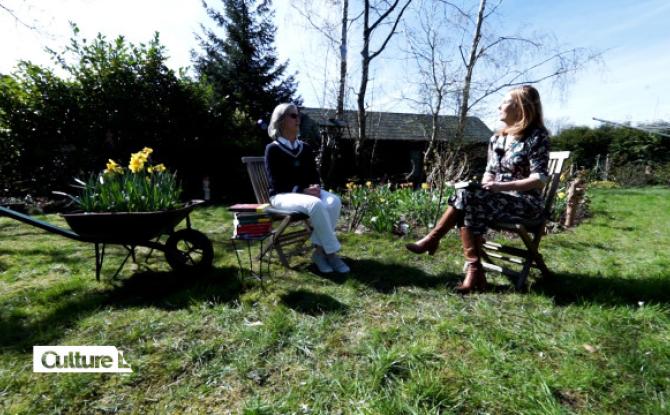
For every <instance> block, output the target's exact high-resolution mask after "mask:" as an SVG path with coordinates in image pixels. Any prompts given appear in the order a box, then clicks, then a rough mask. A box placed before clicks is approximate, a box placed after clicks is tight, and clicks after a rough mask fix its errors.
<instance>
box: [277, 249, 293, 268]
mask: <svg viewBox="0 0 670 415" xmlns="http://www.w3.org/2000/svg"><path fill="white" fill-rule="evenodd" d="M274 248H275V251H277V257H279V262H281V264H282V265H283V266H285V267H286V268H291V267H290V265H289V263H288V258H286V255H285V254H284V250H283V249H282V247H281V245H275V246H274Z"/></svg>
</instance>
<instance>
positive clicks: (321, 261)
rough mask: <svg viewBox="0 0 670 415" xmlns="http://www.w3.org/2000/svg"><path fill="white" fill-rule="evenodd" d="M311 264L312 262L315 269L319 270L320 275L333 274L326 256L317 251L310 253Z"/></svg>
mask: <svg viewBox="0 0 670 415" xmlns="http://www.w3.org/2000/svg"><path fill="white" fill-rule="evenodd" d="M312 262H314V264H315V265H316V267H317V268H318V269H319V272H320V273H322V274H330V273H331V272H333V267H331V266H330V264H329V263H328V260H327V259H326V256H325V255H324V254H322V253H321V252H319V251H318V250H315V251H314V252H313V253H312Z"/></svg>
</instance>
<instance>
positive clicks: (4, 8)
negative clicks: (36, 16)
mask: <svg viewBox="0 0 670 415" xmlns="http://www.w3.org/2000/svg"><path fill="white" fill-rule="evenodd" d="M0 9H2V10H4V11H5V12H7V14H9V15H10V16H12V17H13V18H14V20H15V21H16V22H17V23H19V24H20V25H21V26H23V27H25V28H27V29H30V30H37V27H36V26H33V25H30V24H28V23H26V22H24V21H23V20H21V18H20V17H19V16H18V15H17V14H16V13H15V12H14V10H12V9H10V8H8V7H7V6H4V5H3V4H2V3H0Z"/></svg>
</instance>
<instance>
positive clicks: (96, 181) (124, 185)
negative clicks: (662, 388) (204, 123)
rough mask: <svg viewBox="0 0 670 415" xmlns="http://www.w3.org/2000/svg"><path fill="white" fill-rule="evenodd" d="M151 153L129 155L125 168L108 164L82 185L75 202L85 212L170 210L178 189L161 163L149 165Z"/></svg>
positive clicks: (110, 161) (78, 181)
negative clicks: (79, 194) (80, 192)
mask: <svg viewBox="0 0 670 415" xmlns="http://www.w3.org/2000/svg"><path fill="white" fill-rule="evenodd" d="M151 153H153V149H151V148H149V147H145V148H143V149H142V150H141V151H138V152H137V153H132V154H131V156H130V162H129V163H128V167H123V166H121V165H119V164H118V163H117V162H116V161H114V160H111V159H110V160H108V161H107V165H106V166H105V170H104V171H103V172H102V173H100V174H93V175H91V176H90V177H89V179H88V180H87V181H86V182H84V181H81V180H77V183H78V184H79V186H78V187H81V189H82V194H81V196H79V197H75V198H74V199H75V201H76V202H77V203H78V204H79V206H80V207H81V208H82V209H83V210H84V211H86V212H154V211H159V210H167V209H174V208H175V207H176V206H177V205H178V204H179V196H180V194H181V187H180V186H179V183H178V182H177V179H176V177H175V175H174V174H172V173H170V172H169V171H168V170H167V169H166V167H165V166H164V165H163V163H160V164H153V163H152V160H151Z"/></svg>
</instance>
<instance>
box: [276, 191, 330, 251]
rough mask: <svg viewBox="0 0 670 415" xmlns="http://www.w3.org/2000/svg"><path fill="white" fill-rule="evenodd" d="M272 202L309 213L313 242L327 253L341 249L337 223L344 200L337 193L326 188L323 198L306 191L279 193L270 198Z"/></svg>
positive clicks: (279, 206) (285, 208) (280, 207)
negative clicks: (336, 227)
mask: <svg viewBox="0 0 670 415" xmlns="http://www.w3.org/2000/svg"><path fill="white" fill-rule="evenodd" d="M270 204H272V206H273V207H276V208H277V209H284V210H292V211H296V212H301V213H304V214H306V215H308V216H309V220H310V222H311V223H312V228H313V229H314V230H313V231H312V236H311V240H312V243H313V244H314V245H319V246H321V247H322V248H323V250H324V251H325V252H326V254H332V253H334V252H337V251H339V250H340V248H341V246H340V242H339V241H338V240H337V237H336V236H335V225H337V220H338V219H339V217H340V210H341V208H342V202H341V201H340V198H339V197H338V196H337V195H334V194H332V193H330V192H327V191H325V190H321V198H318V197H314V196H310V195H306V194H304V193H279V194H276V195H274V196H272V197H271V198H270Z"/></svg>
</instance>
